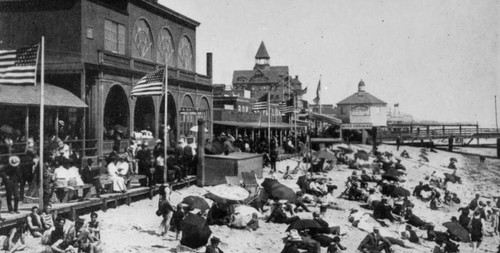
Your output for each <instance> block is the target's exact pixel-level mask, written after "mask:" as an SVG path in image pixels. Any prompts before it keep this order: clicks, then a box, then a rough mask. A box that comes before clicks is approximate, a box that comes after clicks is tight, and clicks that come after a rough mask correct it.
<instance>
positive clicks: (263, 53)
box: [255, 41, 271, 59]
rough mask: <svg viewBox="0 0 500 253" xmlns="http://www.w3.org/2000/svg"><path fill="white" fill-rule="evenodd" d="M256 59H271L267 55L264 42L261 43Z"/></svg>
mask: <svg viewBox="0 0 500 253" xmlns="http://www.w3.org/2000/svg"><path fill="white" fill-rule="evenodd" d="M255 59H271V57H269V54H268V53H267V49H266V45H264V41H262V42H261V43H260V46H259V50H257V54H256V55H255Z"/></svg>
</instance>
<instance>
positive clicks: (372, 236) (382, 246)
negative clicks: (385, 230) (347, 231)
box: [358, 226, 391, 253]
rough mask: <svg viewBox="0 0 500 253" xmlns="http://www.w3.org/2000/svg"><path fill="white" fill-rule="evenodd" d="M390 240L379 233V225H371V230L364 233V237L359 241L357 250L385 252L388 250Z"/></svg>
mask: <svg viewBox="0 0 500 253" xmlns="http://www.w3.org/2000/svg"><path fill="white" fill-rule="evenodd" d="M390 247H391V242H390V241H389V240H387V239H386V238H385V237H383V236H382V235H380V231H379V227H378V226H375V227H373V232H372V233H369V234H367V235H366V237H365V238H364V239H363V241H361V243H360V244H359V246H358V250H359V251H361V252H381V251H382V250H383V251H385V252H386V253H389V252H391V251H390Z"/></svg>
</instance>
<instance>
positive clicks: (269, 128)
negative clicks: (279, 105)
mask: <svg viewBox="0 0 500 253" xmlns="http://www.w3.org/2000/svg"><path fill="white" fill-rule="evenodd" d="M269 90H270V87H269ZM270 97H271V96H269V92H268V93H267V150H268V152H271V102H270V99H269V98H270Z"/></svg>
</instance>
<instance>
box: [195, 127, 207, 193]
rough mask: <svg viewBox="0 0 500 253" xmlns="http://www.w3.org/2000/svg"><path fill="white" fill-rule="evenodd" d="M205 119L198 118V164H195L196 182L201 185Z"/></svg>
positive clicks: (203, 174) (203, 162)
mask: <svg viewBox="0 0 500 253" xmlns="http://www.w3.org/2000/svg"><path fill="white" fill-rule="evenodd" d="M204 129H205V120H204V119H198V140H197V141H198V144H197V145H198V153H197V155H198V164H197V166H196V175H197V179H196V184H197V185H198V186H200V187H201V186H203V184H204V181H205V131H203V130H204Z"/></svg>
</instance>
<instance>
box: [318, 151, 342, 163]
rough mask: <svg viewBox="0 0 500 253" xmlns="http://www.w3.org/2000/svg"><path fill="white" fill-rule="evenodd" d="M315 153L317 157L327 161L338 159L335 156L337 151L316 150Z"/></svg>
mask: <svg viewBox="0 0 500 253" xmlns="http://www.w3.org/2000/svg"><path fill="white" fill-rule="evenodd" d="M313 155H314V156H316V157H317V158H320V159H325V160H327V161H334V160H337V157H335V153H333V152H330V151H327V150H320V151H316V152H314V154H313Z"/></svg>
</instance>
